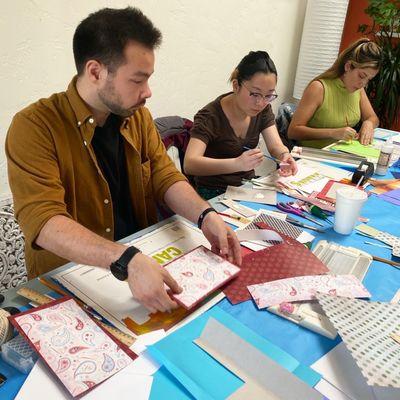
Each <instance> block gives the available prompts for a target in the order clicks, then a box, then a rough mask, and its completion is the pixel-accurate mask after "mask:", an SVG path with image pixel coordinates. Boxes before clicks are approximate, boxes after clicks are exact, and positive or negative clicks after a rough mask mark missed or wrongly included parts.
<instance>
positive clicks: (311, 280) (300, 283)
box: [248, 275, 371, 308]
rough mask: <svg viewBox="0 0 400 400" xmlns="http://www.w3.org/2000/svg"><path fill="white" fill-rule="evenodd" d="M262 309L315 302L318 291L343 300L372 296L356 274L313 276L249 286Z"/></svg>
mask: <svg viewBox="0 0 400 400" xmlns="http://www.w3.org/2000/svg"><path fill="white" fill-rule="evenodd" d="M248 289H249V292H250V294H251V295H252V297H253V299H254V301H255V303H256V305H257V307H258V308H265V307H270V306H274V305H278V304H281V303H284V302H285V303H286V302H292V301H305V300H315V294H316V293H317V292H321V293H327V294H331V295H334V296H343V297H351V298H353V297H371V294H370V293H369V292H368V290H367V289H366V288H365V287H364V286H363V284H362V283H361V282H360V281H359V280H358V279H357V278H356V277H355V276H353V275H336V276H335V275H309V276H296V277H294V278H287V279H279V280H276V281H272V282H266V283H262V284H259V285H251V286H248Z"/></svg>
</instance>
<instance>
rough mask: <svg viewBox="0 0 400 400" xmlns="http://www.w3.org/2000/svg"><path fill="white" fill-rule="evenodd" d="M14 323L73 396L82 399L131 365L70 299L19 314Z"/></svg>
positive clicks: (123, 352)
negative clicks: (94, 388)
mask: <svg viewBox="0 0 400 400" xmlns="http://www.w3.org/2000/svg"><path fill="white" fill-rule="evenodd" d="M11 322H12V323H13V324H14V325H15V326H16V328H17V329H18V330H19V331H20V332H21V334H22V335H23V336H25V338H27V339H28V340H29V341H30V342H31V345H32V344H33V345H34V347H35V349H36V351H37V352H38V353H39V354H40V356H41V357H42V358H43V359H44V361H45V362H46V364H47V365H48V366H49V367H50V369H51V370H52V371H53V372H54V373H55V374H56V375H57V377H58V378H59V379H60V381H61V382H62V383H63V384H64V386H65V387H66V389H67V390H68V391H69V393H70V394H71V395H72V396H73V397H78V396H81V395H82V394H83V393H84V392H86V391H88V390H90V389H91V388H93V387H94V386H96V385H97V384H99V383H101V382H103V381H104V380H106V379H108V378H109V377H110V376H112V375H114V374H115V373H116V372H118V371H119V370H121V369H123V368H125V367H126V366H127V365H129V364H130V363H131V362H132V358H131V357H130V356H129V355H128V354H127V353H126V352H125V351H124V350H123V349H121V348H120V347H119V345H118V344H117V343H116V342H115V341H114V340H112V339H111V338H110V337H109V336H108V335H107V334H106V333H105V332H104V331H103V330H102V329H101V328H100V327H99V326H98V325H97V324H96V323H95V322H94V321H93V320H92V319H91V318H90V317H89V316H88V315H87V314H86V313H85V312H84V311H83V310H82V309H81V308H80V307H79V305H78V304H77V303H76V302H75V300H73V299H71V298H63V299H61V300H56V301H54V302H51V303H49V304H47V305H46V306H43V307H39V308H35V309H34V310H29V311H27V312H25V313H22V314H19V315H16V316H15V317H13V318H12V320H11ZM44 390H45V388H44Z"/></svg>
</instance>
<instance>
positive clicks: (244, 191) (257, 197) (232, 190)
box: [225, 186, 276, 205]
mask: <svg viewBox="0 0 400 400" xmlns="http://www.w3.org/2000/svg"><path fill="white" fill-rule="evenodd" d="M225 198H227V199H232V200H244V201H251V202H254V203H261V204H271V205H275V204H276V192H275V191H273V190H265V189H250V188H244V187H236V186H228V187H227V189H226V192H225Z"/></svg>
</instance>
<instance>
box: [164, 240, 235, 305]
mask: <svg viewBox="0 0 400 400" xmlns="http://www.w3.org/2000/svg"><path fill="white" fill-rule="evenodd" d="M165 269H166V270H167V271H168V272H169V273H170V274H171V275H172V277H173V278H174V279H175V280H176V281H177V282H178V284H179V285H180V286H181V287H182V288H183V292H182V293H180V294H174V295H173V297H174V298H175V299H176V300H177V301H178V303H180V304H181V305H182V306H183V307H185V308H186V309H190V308H192V307H193V306H195V305H196V304H197V303H198V302H200V301H201V300H202V299H204V298H205V297H206V296H207V295H208V294H210V293H211V292H213V291H214V290H216V289H217V288H219V287H220V286H222V285H223V284H224V283H225V282H227V281H228V280H230V279H232V278H233V277H235V276H236V275H237V274H238V273H239V271H240V269H239V268H238V267H236V265H233V264H231V263H230V262H228V261H226V260H225V259H223V258H222V257H220V256H218V255H217V254H214V253H213V252H212V251H210V250H208V249H206V248H205V247H203V246H200V247H197V248H196V249H194V250H192V251H191V252H190V253H187V254H185V255H184V256H182V257H179V258H177V259H176V260H174V261H172V262H171V263H169V264H168V265H166V266H165Z"/></svg>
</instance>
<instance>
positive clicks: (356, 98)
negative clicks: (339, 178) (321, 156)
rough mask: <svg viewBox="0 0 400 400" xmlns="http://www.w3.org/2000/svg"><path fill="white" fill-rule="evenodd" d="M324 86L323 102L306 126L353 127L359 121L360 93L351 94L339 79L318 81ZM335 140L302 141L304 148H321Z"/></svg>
mask: <svg viewBox="0 0 400 400" xmlns="http://www.w3.org/2000/svg"><path fill="white" fill-rule="evenodd" d="M319 81H320V82H321V83H322V85H323V86H324V100H323V102H322V104H321V105H320V106H319V107H318V108H317V110H316V111H315V113H314V115H313V116H312V118H311V119H310V120H309V121H308V124H307V126H308V127H310V128H342V127H344V126H351V127H353V126H355V125H357V124H358V122H359V121H360V119H361V109H360V99H361V91H360V90H356V91H355V92H353V93H349V91H348V90H347V89H346V87H345V86H344V84H343V82H342V80H341V79H340V78H336V79H320V80H319ZM335 141H336V140H335V139H318V140H302V141H301V145H302V146H305V147H318V148H322V147H325V146H328V145H329V144H331V143H334V142H335Z"/></svg>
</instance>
